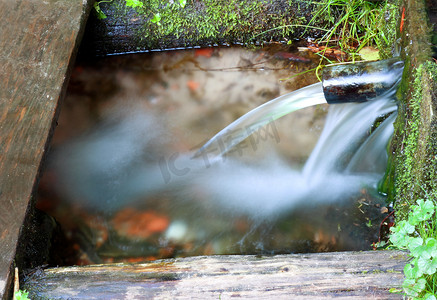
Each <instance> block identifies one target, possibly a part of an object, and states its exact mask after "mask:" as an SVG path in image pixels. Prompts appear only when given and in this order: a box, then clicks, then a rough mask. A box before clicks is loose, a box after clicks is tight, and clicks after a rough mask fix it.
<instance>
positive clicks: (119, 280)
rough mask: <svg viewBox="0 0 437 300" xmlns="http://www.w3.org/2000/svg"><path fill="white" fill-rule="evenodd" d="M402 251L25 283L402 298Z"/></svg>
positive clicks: (198, 294)
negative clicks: (398, 290) (399, 290)
mask: <svg viewBox="0 0 437 300" xmlns="http://www.w3.org/2000/svg"><path fill="white" fill-rule="evenodd" d="M406 258H407V257H406V254H405V253H404V252H401V251H367V252H336V253H318V254H292V255H278V256H272V257H268V256H267V257H261V256H243V255H238V256H237V255H236V256H209V257H208V256H203V257H190V258H180V259H169V260H161V261H156V262H151V263H144V264H130V265H127V264H112V265H95V266H85V267H65V268H53V269H47V270H44V271H38V272H35V273H34V274H33V275H31V276H30V277H29V278H28V279H27V280H26V283H25V285H24V288H25V289H26V290H28V291H30V297H31V298H32V299H40V298H43V299H152V298H153V299H175V298H190V299H228V298H234V297H239V298H252V299H275V298H280V299H321V298H323V299H329V298H339V297H341V298H347V299H402V295H399V294H393V293H390V292H389V289H390V288H392V287H399V286H401V284H402V281H403V273H402V271H403V268H404V266H405V262H406Z"/></svg>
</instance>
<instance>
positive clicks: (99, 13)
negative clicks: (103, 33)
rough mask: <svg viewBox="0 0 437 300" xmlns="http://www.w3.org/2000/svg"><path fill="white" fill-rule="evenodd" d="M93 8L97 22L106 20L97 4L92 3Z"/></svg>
mask: <svg viewBox="0 0 437 300" xmlns="http://www.w3.org/2000/svg"><path fill="white" fill-rule="evenodd" d="M93 6H94V11H95V12H96V13H97V18H98V19H99V20H103V19H106V18H107V16H106V15H105V13H104V12H103V11H102V10H101V9H100V6H99V2H94V5H93Z"/></svg>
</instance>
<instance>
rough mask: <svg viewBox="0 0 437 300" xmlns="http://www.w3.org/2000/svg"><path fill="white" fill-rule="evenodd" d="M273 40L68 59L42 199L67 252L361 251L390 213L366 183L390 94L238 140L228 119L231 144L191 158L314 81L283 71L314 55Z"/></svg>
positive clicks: (387, 123)
mask: <svg viewBox="0 0 437 300" xmlns="http://www.w3.org/2000/svg"><path fill="white" fill-rule="evenodd" d="M271 51H272V50H269V49H265V50H258V51H248V50H242V49H238V48H229V49H206V50H205V49H198V50H192V51H180V52H179V51H178V52H169V53H159V54H156V55H132V56H125V57H112V58H110V59H109V58H107V59H103V60H101V61H100V62H98V63H96V64H85V65H80V64H79V65H78V66H76V68H75V71H74V73H73V77H72V80H71V83H70V86H69V92H68V95H67V99H66V103H65V105H64V107H63V111H62V114H61V117H60V120H59V128H58V129H57V130H56V132H55V137H54V142H53V145H52V148H53V152H52V155H51V160H50V162H49V163H48V166H47V170H46V172H45V174H44V177H43V180H42V182H41V184H40V188H39V200H38V207H39V208H41V209H43V210H45V211H47V212H48V213H50V214H52V215H53V216H55V218H56V219H57V220H58V221H59V222H60V223H61V225H62V226H63V228H64V230H65V233H66V236H67V238H69V239H70V241H71V243H72V246H71V248H72V249H74V250H75V251H76V256H74V258H72V259H71V260H72V262H71V263H75V264H87V263H100V262H110V261H126V260H127V261H136V260H138V261H140V260H149V259H155V258H163V257H173V256H187V255H203V254H208V255H209V254H230V253H234V254H241V253H244V254H273V253H293V252H319V251H337V250H358V249H369V248H370V244H371V243H372V242H375V241H376V240H377V239H378V235H379V229H380V226H379V225H380V223H381V221H382V220H383V219H384V217H385V216H386V213H387V208H385V207H384V205H385V204H384V197H382V196H381V195H379V194H378V193H377V190H376V185H377V183H378V181H379V180H380V179H381V177H382V175H383V173H384V170H385V165H386V160H387V156H386V153H385V149H386V145H387V142H388V139H389V138H390V136H391V134H392V130H393V129H392V126H391V124H392V122H393V120H394V118H395V116H396V112H395V110H396V105H395V104H394V103H393V101H392V100H391V99H390V98H389V97H383V98H381V99H378V100H376V101H372V102H369V103H360V104H341V105H340V104H338V105H337V104H336V105H332V106H330V107H329V112H328V113H327V111H328V107H327V105H326V104H322V105H317V106H312V107H308V108H305V109H302V110H300V111H297V112H295V113H293V114H291V115H289V116H287V117H286V118H282V119H278V120H276V119H277V118H276V117H274V118H273V120H274V121H273V122H271V123H269V124H268V125H267V126H265V127H263V128H262V129H260V128H257V130H255V131H254V132H253V135H251V136H250V137H249V138H247V139H244V138H243V139H242V138H241V137H240V136H241V134H242V132H240V131H238V130H229V128H228V131H227V133H226V138H224V139H222V140H221V142H222V143H223V145H224V146H227V145H228V146H229V147H227V148H226V151H225V152H227V155H225V156H222V157H220V159H217V157H216V156H213V155H209V154H210V153H209V152H207V153H206V154H205V153H203V154H202V155H198V156H197V158H193V154H194V153H195V152H196V151H197V150H198V149H199V148H200V147H201V146H202V145H203V144H204V143H205V142H206V141H208V139H209V138H210V137H211V136H213V135H214V133H215V132H218V131H219V130H220V129H221V128H224V127H225V126H226V125H228V124H229V123H231V122H232V121H233V120H235V119H236V118H238V117H240V116H241V115H243V114H244V113H246V112H247V111H249V110H251V109H253V108H255V107H257V106H259V105H261V104H263V103H265V102H267V101H268V100H270V99H272V98H275V97H277V96H279V95H283V94H287V93H288V92H290V91H293V90H297V89H298V88H301V87H304V86H307V85H310V84H312V83H314V82H315V79H314V78H311V77H308V76H307V75H305V76H302V77H300V78H301V80H300V81H295V80H291V79H289V80H284V81H280V80H279V79H283V78H287V77H289V76H290V75H291V74H293V73H297V72H300V71H302V70H305V69H309V68H311V67H312V64H311V63H309V62H308V58H311V55H310V54H306V53H304V54H302V53H297V54H296V56H294V57H299V56H298V55H301V56H302V59H301V60H298V61H297V62H296V61H293V62H290V61H289V60H281V59H278V56H277V55H275V54H274V53H273V52H271ZM276 51H278V50H277V49H276ZM280 51H283V50H280ZM320 86H321V85H320V84H315V85H313V86H312V88H311V89H314V91H313V92H311V93H314V95H317V94H318V93H320ZM317 97H318V96H314V99H316V100H315V103H321V102H323V101H319V99H318V98H317ZM377 118H380V119H381V118H382V120H383V122H382V124H381V125H380V126H379V127H378V128H376V129H372V128H373V126H374V124H375V120H376V119H377ZM268 120H269V121H271V120H270V118H268ZM76 124H78V125H76ZM231 129H232V128H231ZM322 129H323V132H322ZM244 130H246V128H244ZM236 140H239V141H242V142H241V143H235V142H233V141H236ZM216 142H217V140H216ZM217 147H219V148H220V144H217ZM219 150H223V149H219Z"/></svg>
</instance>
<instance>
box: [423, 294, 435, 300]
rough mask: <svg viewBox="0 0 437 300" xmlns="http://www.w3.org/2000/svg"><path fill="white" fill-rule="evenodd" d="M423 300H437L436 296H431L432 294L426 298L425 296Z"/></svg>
mask: <svg viewBox="0 0 437 300" xmlns="http://www.w3.org/2000/svg"><path fill="white" fill-rule="evenodd" d="M423 299H425V300H437V298H436V297H435V295H434V294H430V293H427V294H426V295H425V296H423Z"/></svg>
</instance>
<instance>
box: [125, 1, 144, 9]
mask: <svg viewBox="0 0 437 300" xmlns="http://www.w3.org/2000/svg"><path fill="white" fill-rule="evenodd" d="M126 6H127V7H132V8H135V7H143V2H141V1H139V0H126Z"/></svg>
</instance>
